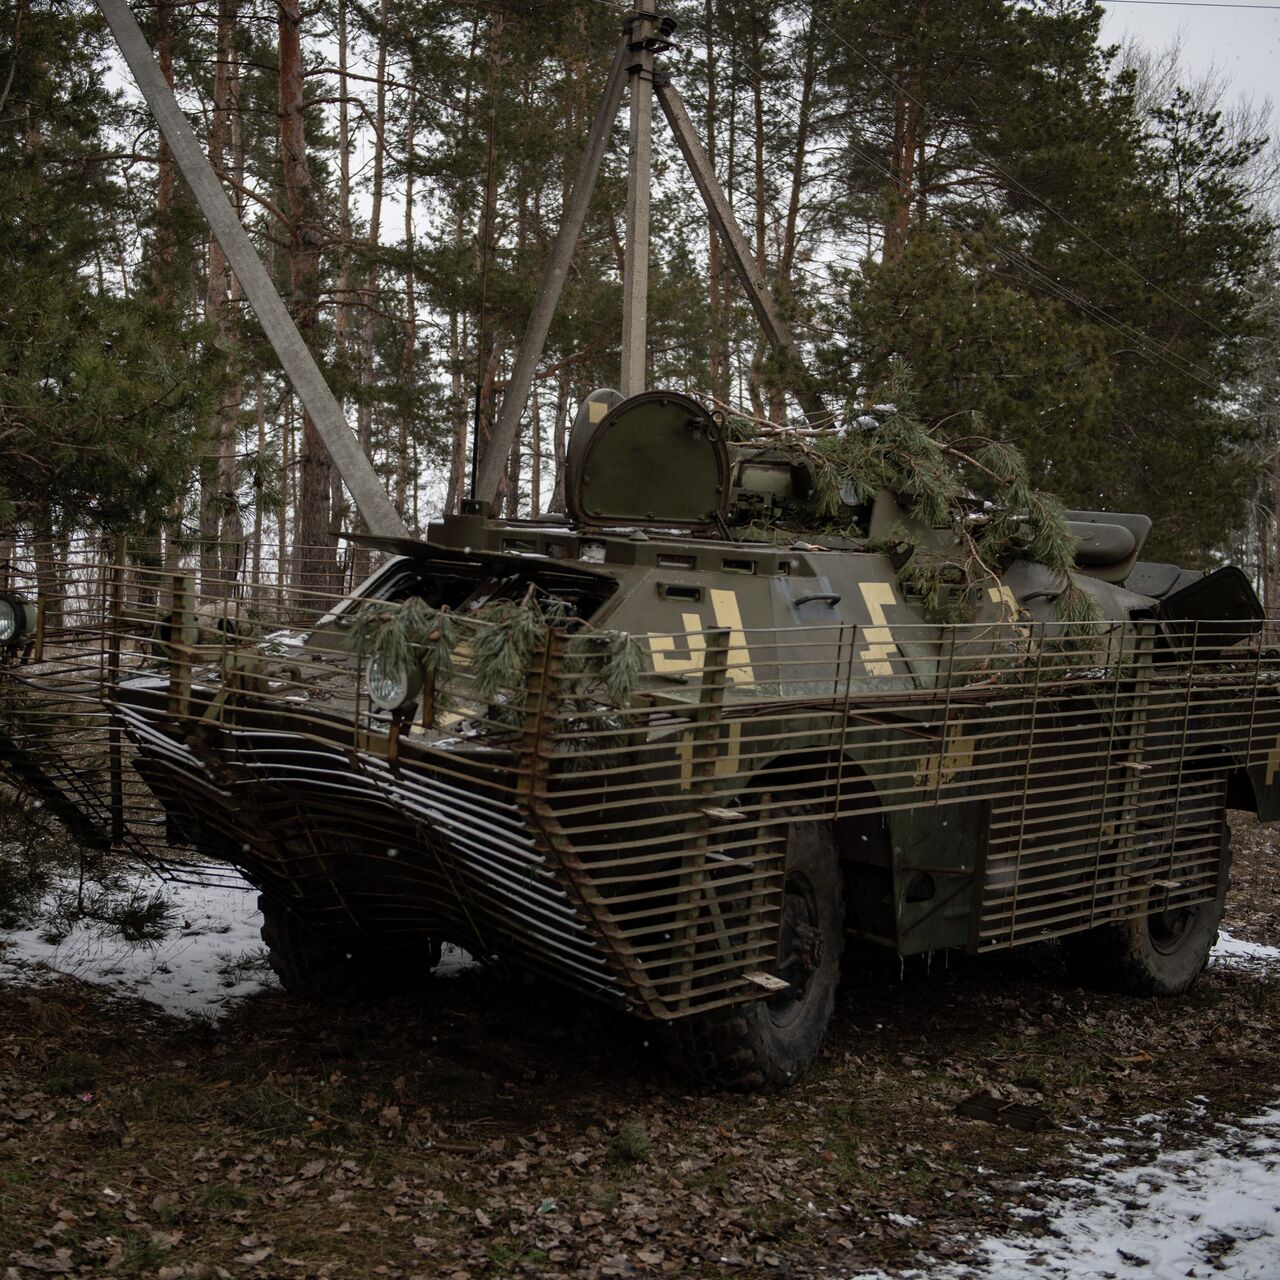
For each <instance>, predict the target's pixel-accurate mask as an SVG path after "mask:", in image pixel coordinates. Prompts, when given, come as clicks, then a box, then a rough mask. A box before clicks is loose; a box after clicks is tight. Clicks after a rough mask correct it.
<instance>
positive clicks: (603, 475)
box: [568, 391, 729, 529]
mask: <svg viewBox="0 0 1280 1280" xmlns="http://www.w3.org/2000/svg"><path fill="white" fill-rule="evenodd" d="M597 412H598V410H597ZM589 419H590V415H585V416H584V415H580V416H579V420H578V422H576V423H575V424H574V432H573V437H572V439H571V441H570V445H569V465H570V476H569V492H568V501H569V514H570V515H571V516H572V517H573V519H574V520H575V521H578V522H579V523H582V524H594V525H617V524H627V525H630V524H645V523H650V522H653V523H656V524H660V525H671V526H676V527H681V528H689V529H699V528H714V527H716V525H717V522H719V521H723V519H724V517H725V514H726V511H727V507H728V498H729V484H728V477H729V453H728V450H727V449H726V448H725V443H724V437H723V432H722V429H721V426H720V424H719V422H717V421H716V419H715V418H713V417H712V415H711V414H710V413H708V411H707V410H706V409H705V408H703V406H702V405H700V404H699V403H698V402H697V401H696V400H694V399H692V398H691V397H690V396H686V395H682V394H681V393H680V392H678V391H642V392H641V393H640V394H639V395H635V396H631V397H630V398H629V399H626V400H623V401H622V402H621V403H618V404H614V405H612V406H611V407H610V408H609V409H608V411H607V412H606V413H605V414H604V415H603V416H602V417H600V418H599V420H598V421H596V422H591V421H590V420H589Z"/></svg>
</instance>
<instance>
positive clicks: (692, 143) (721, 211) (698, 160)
mask: <svg viewBox="0 0 1280 1280" xmlns="http://www.w3.org/2000/svg"><path fill="white" fill-rule="evenodd" d="M655 84H656V88H657V91H658V102H659V103H660V104H661V106H662V110H663V113H664V114H665V115H666V117H667V123H668V124H669V125H670V126H671V132H672V133H674V134H675V136H676V143H677V144H678V145H679V147H680V151H681V154H682V155H683V156H684V160H685V163H686V164H687V165H688V166H689V172H690V173H692V174H693V180H694V182H696V183H697V184H698V191H699V192H700V193H701V195H702V200H703V203H704V204H705V205H706V206H707V212H708V213H709V214H710V215H711V219H712V221H713V222H714V223H715V224H716V230H717V231H719V233H720V238H721V240H723V241H724V244H725V248H726V249H727V250H728V253H729V261H730V262H732V263H733V269H734V271H735V272H736V273H737V276H738V280H739V282H740V283H741V285H742V288H743V289H744V290H745V292H746V295H747V297H748V298H749V299H750V301H751V306H752V308H753V310H754V311H755V313H756V319H758V320H759V321H760V327H761V328H762V329H763V330H764V334H765V337H766V338H767V339H768V340H769V343H770V345H771V346H772V347H773V348H774V350H776V351H778V352H779V353H780V354H781V355H782V357H783V360H784V361H785V362H786V365H787V369H786V374H787V377H788V381H789V382H790V383H791V386H790V391H791V394H792V395H794V396H795V398H796V402H797V403H798V404H799V405H800V408H801V409H803V410H804V413H805V416H806V417H807V418H808V419H809V421H810V422H812V423H818V422H827V421H829V420H830V415H829V414H828V413H827V410H826V406H825V405H824V404H823V403H822V397H821V396H819V395H818V393H817V392H816V391H814V390H813V389H812V387H811V386H810V385H808V384H809V376H808V374H807V372H806V371H805V365H804V357H803V355H801V353H800V348H799V347H798V346H797V345H796V340H795V338H794V337H793V336H792V334H791V328H790V326H789V325H788V324H787V322H786V320H785V319H784V318H783V315H782V311H781V310H780V309H779V307H778V303H777V300H776V299H775V298H774V296H773V294H772V293H771V292H770V291H769V285H768V282H767V281H766V280H765V272H764V264H763V263H760V262H757V261H756V257H755V254H754V253H752V252H751V246H750V245H748V244H747V238H746V236H744V235H743V234H742V228H741V227H740V226H738V220H737V218H735V217H734V215H733V209H732V207H731V206H730V204H729V201H728V199H727V198H726V196H725V193H724V188H723V187H721V185H720V182H719V180H718V179H717V178H716V174H715V170H714V168H712V165H711V160H710V158H709V157H708V156H707V153H706V151H705V150H704V149H703V146H702V143H701V142H700V141H699V139H698V135H697V132H696V131H695V130H694V127H693V122H692V121H691V120H690V119H689V113H688V111H686V110H685V105H684V101H683V99H682V98H681V97H680V95H679V94H678V93H677V92H676V89H675V86H674V85H673V84H672V83H671V78H670V77H669V76H667V75H660V76H658V77H657V78H656V80H655Z"/></svg>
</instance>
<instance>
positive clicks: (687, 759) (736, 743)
mask: <svg viewBox="0 0 1280 1280" xmlns="http://www.w3.org/2000/svg"><path fill="white" fill-rule="evenodd" d="M676 756H677V757H678V758H679V761H680V789H681V790H682V791H688V790H689V788H690V787H692V786H693V732H692V730H690V731H689V732H688V733H685V734H682V735H681V737H680V742H679V744H678V745H677V746H676ZM741 763H742V721H741V720H730V721H729V725H728V733H727V734H725V736H724V737H723V738H721V739H720V741H719V742H718V743H717V744H716V760H715V764H714V765H712V767H711V775H712V777H715V778H728V777H731V776H732V775H733V774H736V773H737V772H738V769H739V766H740V765H741Z"/></svg>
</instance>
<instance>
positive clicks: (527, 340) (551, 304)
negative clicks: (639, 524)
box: [475, 35, 628, 502]
mask: <svg viewBox="0 0 1280 1280" xmlns="http://www.w3.org/2000/svg"><path fill="white" fill-rule="evenodd" d="M627 57H628V41H627V37H626V36H625V35H624V36H623V39H622V41H621V43H620V44H619V45H618V51H617V53H616V54H614V58H613V66H612V68H611V69H610V71H609V79H608V80H607V81H606V82H605V87H604V93H603V94H602V95H601V98H600V105H599V106H598V107H597V108H596V114H595V119H594V120H593V121H592V122H591V133H590V136H589V137H588V138H587V149H586V150H585V151H584V152H583V153H582V159H581V160H579V162H578V172H577V173H576V174H575V175H574V179H573V188H572V190H571V191H570V193H569V201H568V203H567V204H566V205H565V209H564V216H563V218H562V220H561V222H560V231H559V233H558V234H557V235H556V240H555V244H554V245H553V246H552V248H551V255H550V257H548V258H547V265H546V266H545V267H544V268H543V271H542V280H541V281H540V282H539V284H538V293H537V296H536V297H535V298H534V302H533V310H532V311H531V312H530V314H529V324H528V326H527V328H526V329H525V332H524V337H523V338H522V339H521V342H520V353H519V355H517V356H516V362H515V366H514V367H513V368H512V370H511V378H510V380H509V381H508V383H507V390H506V393H505V394H504V395H503V397H502V410H501V412H500V413H499V414H498V421H497V424H496V425H495V426H494V429H493V433H492V434H491V435H490V437H489V447H488V449H487V450H486V451H485V455H484V457H483V458H482V459H481V461H480V472H479V476H478V478H477V481H476V492H475V496H476V497H477V498H480V499H481V500H482V501H485V502H489V501H491V500H492V498H493V496H494V494H495V493H497V492H498V483H499V481H500V480H501V479H502V475H503V473H504V472H505V471H506V469H507V457H508V455H509V454H510V453H511V446H512V445H513V444H514V443H515V439H516V432H517V431H518V430H519V428H520V415H521V414H522V413H524V411H525V407H526V404H527V402H528V399H529V392H530V390H531V389H532V387H533V378H534V374H535V373H536V372H537V370H538V361H539V360H541V359H542V351H543V348H544V347H545V346H546V342H547V334H548V333H549V332H550V330H551V321H552V318H553V317H554V316H555V313H556V306H557V304H558V303H559V301H560V294H561V291H562V290H563V289H564V282H565V278H566V277H567V276H568V274H569V267H570V265H571V264H572V262H573V251H574V249H576V248H577V245H578V237H579V235H581V234H582V224H583V223H584V222H585V221H586V219H587V209H588V208H589V207H590V204H591V195H592V192H594V191H595V189H596V181H597V179H598V178H599V177H600V165H601V164H602V163H603V161H604V153H605V150H606V149H607V147H608V145H609V131H610V130H611V129H612V128H613V122H614V119H615V118H616V117H617V114H618V108H619V107H620V106H621V105H622V91H623V89H625V88H626V84H627Z"/></svg>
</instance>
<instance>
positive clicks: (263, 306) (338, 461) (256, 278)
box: [97, 0, 505, 538]
mask: <svg viewBox="0 0 1280 1280" xmlns="http://www.w3.org/2000/svg"><path fill="white" fill-rule="evenodd" d="M97 4H98V8H99V9H101V10H102V14H103V17H105V18H106V20H107V22H108V24H109V25H110V27H111V32H112V34H113V35H114V36H115V38H116V43H117V44H118V45H119V46H120V52H121V53H122V54H123V55H124V60H125V62H127V63H128V64H129V70H130V71H131V72H132V73H133V78H134V80H135V81H136V82H137V85H138V88H139V89H140V90H141V92H142V96H143V97H144V98H145V99H146V102H147V106H149V107H150V108H151V113H152V115H154V116H155V118H156V123H157V124H158V125H159V126H160V130H161V132H162V133H163V134H164V137H165V140H166V141H167V142H168V143H169V146H170V148H171V149H172V150H173V155H174V159H175V160H177V162H178V167H179V168H180V169H181V170H182V176H183V177H184V178H186V180H187V185H188V186H189V187H190V188H191V191H192V194H193V195H194V196H195V198H196V202H197V203H198V204H199V205H200V210H201V212H202V213H203V214H204V216H205V218H206V220H207V221H208V223H209V228H210V230H211V231H212V232H213V234H214V235H215V236H216V237H217V240H218V243H219V244H220V245H221V246H222V251H223V253H225V254H226V256H227V261H228V262H229V263H230V264H231V269H232V271H234V272H235V273H236V278H237V279H238V280H239V281H240V285H241V287H242V288H243V289H244V294H245V297H246V298H247V299H248V300H249V304H250V305H251V306H252V307H253V310H254V313H255V314H256V315H257V317H258V323H259V324H261V325H262V331H263V332H264V333H265V334H266V335H267V339H268V341H269V342H270V343H271V346H272V347H273V348H274V350H275V353H276V355H277V356H278V357H279V360H280V364H281V365H282V366H283V368H284V372H285V375H286V376H287V377H288V379H289V381H290V383H291V384H292V385H293V389H294V390H295V391H296V392H297V393H298V399H299V400H301V401H302V405H303V408H305V409H306V411H307V413H308V414H309V415H310V417H311V420H312V422H314V423H315V426H316V431H317V432H318V433H319V435H320V439H321V440H322V441H323V442H324V447H325V448H326V449H327V450H328V452H329V456H330V457H331V458H332V459H333V465H334V466H335V467H336V468H337V471H338V474H339V475H340V476H341V477H342V481H343V483H344V484H345V485H346V486H347V488H348V489H349V490H350V492H351V497H352V498H353V499H354V501H355V504H356V507H357V508H358V509H359V512H360V514H361V515H362V516H363V517H364V522H365V524H366V525H367V526H368V528H369V532H370V533H374V534H378V535H380V536H382V537H392V538H396V537H406V536H407V535H408V532H409V531H408V530H407V529H406V528H405V525H404V521H403V520H401V519H400V517H399V515H398V514H397V513H396V509H395V507H393V506H392V505H391V499H390V498H388V497H387V491H386V490H385V489H384V488H383V486H382V481H381V480H379V479H378V476H377V473H376V472H375V471H374V469H373V466H372V464H371V463H370V462H369V459H368V458H366V457H365V455H364V451H363V450H362V449H361V448H360V445H359V443H358V442H357V441H356V438H355V436H354V435H353V434H352V431H351V428H350V427H349V426H348V425H347V420H346V418H345V417H343V414H342V409H341V408H340V407H339V405H338V402H337V400H335V399H334V397H333V392H332V391H330V390H329V384H328V383H327V382H325V380H324V375H323V374H322V373H321V372H320V369H319V366H317V364H316V362H315V359H314V357H313V356H312V354H311V352H310V350H308V348H307V344H306V343H305V342H304V341H303V340H302V335H301V334H300V333H299V332H298V326H297V325H295V324H294V323H293V317H292V316H290V314H289V312H288V309H287V308H286V307H285V305H284V303H283V302H282V301H281V298H280V295H279V293H277V292H276V287H275V285H273V284H272V283H271V277H270V276H268V275H267V272H266V268H265V267H263V265H262V260H261V259H260V258H259V257H258V254H257V251H256V250H255V249H254V247H253V242H252V241H251V240H250V239H249V236H248V233H247V232H246V231H245V229H244V227H243V226H241V224H240V219H239V218H238V217H236V213H235V210H234V209H233V208H232V207H231V203H230V201H228V199H227V197H226V193H225V192H224V191H223V189H222V184H221V183H220V182H219V181H218V178H217V175H216V174H215V173H214V172H213V167H212V166H211V165H210V164H209V161H208V159H207V158H206V156H205V154H204V150H203V149H202V148H201V146H200V143H199V141H198V140H197V138H196V135H195V133H194V132H193V131H192V129H191V125H190V124H189V123H188V121H187V118H186V116H184V115H183V114H182V111H181V109H180V108H179V106H178V103H177V101H176V100H175V98H174V96H173V92H172V90H170V88H169V85H168V84H167V83H166V81H165V78H164V76H163V75H162V74H161V72H160V68H159V67H158V66H156V62H155V59H154V58H153V57H152V56H151V50H150V48H148V46H147V42H146V40H145V39H144V38H143V35H142V32H141V30H140V29H139V27H138V24H137V22H136V21H135V20H134V17H133V14H132V13H131V12H130V11H129V8H128V6H127V5H126V4H125V3H124V0H97ZM503 456H504V458H505V454H504V455H503Z"/></svg>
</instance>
